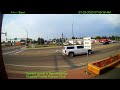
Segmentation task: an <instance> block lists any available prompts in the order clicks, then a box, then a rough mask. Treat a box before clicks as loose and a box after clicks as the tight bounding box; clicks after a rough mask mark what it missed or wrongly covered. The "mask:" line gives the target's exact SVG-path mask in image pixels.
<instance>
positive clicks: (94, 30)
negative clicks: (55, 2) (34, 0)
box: [2, 14, 120, 41]
mask: <svg viewBox="0 0 120 90" xmlns="http://www.w3.org/2000/svg"><path fill="white" fill-rule="evenodd" d="M72 24H73V32H74V36H75V37H85V36H93V37H94V36H97V35H101V36H105V35H106V36H110V35H120V15H119V14H5V15H4V18H3V25H2V32H7V38H8V39H10V38H11V39H14V38H26V37H27V32H28V37H29V38H32V39H35V40H37V38H38V37H42V38H44V39H52V38H54V37H55V38H60V37H61V34H62V33H63V34H64V37H66V38H71V37H72ZM26 31H27V32H26ZM5 38H6V37H5V35H4V34H3V35H2V41H3V40H5Z"/></svg>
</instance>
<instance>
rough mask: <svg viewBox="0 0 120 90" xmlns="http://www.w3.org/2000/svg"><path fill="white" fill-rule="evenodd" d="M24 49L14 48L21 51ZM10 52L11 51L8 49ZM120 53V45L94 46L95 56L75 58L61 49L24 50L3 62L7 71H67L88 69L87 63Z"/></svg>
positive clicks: (5, 58) (9, 56) (4, 56)
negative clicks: (81, 68) (62, 52)
mask: <svg viewBox="0 0 120 90" xmlns="http://www.w3.org/2000/svg"><path fill="white" fill-rule="evenodd" d="M21 48H22V47H18V48H14V51H15V50H16V49H19V50H21ZM7 51H8V52H10V51H9V49H7ZM119 52H120V43H113V44H108V45H101V44H99V45H94V46H93V54H91V55H89V56H88V60H87V56H86V55H78V56H75V57H73V58H70V57H67V56H63V55H62V54H61V49H60V48H54V49H51V48H50V49H23V50H22V51H21V52H19V51H18V53H16V52H12V53H8V54H4V55H3V60H4V63H5V68H6V71H8V72H16V73H25V72H40V71H65V70H71V69H75V68H80V67H86V65H87V62H92V61H97V60H100V59H103V58H106V57H108V56H110V55H114V54H116V53H119Z"/></svg>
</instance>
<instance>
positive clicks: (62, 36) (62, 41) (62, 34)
mask: <svg viewBox="0 0 120 90" xmlns="http://www.w3.org/2000/svg"><path fill="white" fill-rule="evenodd" d="M62 47H63V33H62Z"/></svg>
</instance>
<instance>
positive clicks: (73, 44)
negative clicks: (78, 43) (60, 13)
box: [72, 22, 74, 46]
mask: <svg viewBox="0 0 120 90" xmlns="http://www.w3.org/2000/svg"><path fill="white" fill-rule="evenodd" d="M73 24H74V22H73V23H72V34H73V46H74V33H73Z"/></svg>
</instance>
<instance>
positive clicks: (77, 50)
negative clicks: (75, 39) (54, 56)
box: [62, 45, 92, 57]
mask: <svg viewBox="0 0 120 90" xmlns="http://www.w3.org/2000/svg"><path fill="white" fill-rule="evenodd" d="M87 53H88V54H92V50H91V49H85V48H84V46H81V45H74V46H63V49H62V54H63V55H67V56H70V57H74V56H75V55H79V54H87Z"/></svg>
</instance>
